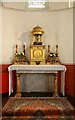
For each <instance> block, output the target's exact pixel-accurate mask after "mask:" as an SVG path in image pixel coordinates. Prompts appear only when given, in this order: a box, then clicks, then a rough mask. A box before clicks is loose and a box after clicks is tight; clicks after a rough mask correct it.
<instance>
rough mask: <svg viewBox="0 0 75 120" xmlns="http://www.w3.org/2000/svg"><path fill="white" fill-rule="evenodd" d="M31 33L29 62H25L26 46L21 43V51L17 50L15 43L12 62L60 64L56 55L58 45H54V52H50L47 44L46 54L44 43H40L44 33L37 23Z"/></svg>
mask: <svg viewBox="0 0 75 120" xmlns="http://www.w3.org/2000/svg"><path fill="white" fill-rule="evenodd" d="M31 33H32V43H31V45H30V60H29V62H27V58H26V46H25V45H23V51H21V52H19V50H18V45H16V50H15V56H14V60H13V63H14V64H31V65H43V64H60V60H59V56H58V45H56V51H55V52H51V50H50V45H48V52H47V54H46V53H45V45H43V43H42V36H43V34H44V31H43V29H42V28H41V27H40V26H38V25H37V26H36V27H34V28H33V29H32V31H31ZM45 54H46V55H45ZM46 56H47V57H46Z"/></svg>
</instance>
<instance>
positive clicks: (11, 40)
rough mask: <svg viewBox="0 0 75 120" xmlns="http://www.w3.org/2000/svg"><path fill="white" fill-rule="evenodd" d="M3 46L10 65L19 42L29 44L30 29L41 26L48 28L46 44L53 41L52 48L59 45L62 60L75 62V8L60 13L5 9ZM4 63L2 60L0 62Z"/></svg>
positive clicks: (5, 59) (44, 37) (5, 58)
mask: <svg viewBox="0 0 75 120" xmlns="http://www.w3.org/2000/svg"><path fill="white" fill-rule="evenodd" d="M2 17H3V46H2V52H3V54H2V63H3V64H9V63H11V60H12V59H13V54H14V49H15V45H16V43H17V44H18V45H19V47H20V48H21V47H22V44H23V43H27V46H28V45H29V44H30V41H31V38H32V35H31V33H30V32H31V30H32V28H33V27H35V26H36V25H40V26H41V27H42V28H43V30H44V31H45V33H44V35H43V44H46V45H48V44H50V45H51V49H52V50H54V49H55V45H56V44H58V45H59V57H60V60H61V62H62V63H65V64H66V63H67V64H68V63H73V10H72V9H67V10H62V11H57V12H48V11H41V12H40V11H36V12H25V11H18V10H10V9H4V8H3V15H2ZM0 62H1V61H0Z"/></svg>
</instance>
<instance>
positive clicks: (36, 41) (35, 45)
mask: <svg viewBox="0 0 75 120" xmlns="http://www.w3.org/2000/svg"><path fill="white" fill-rule="evenodd" d="M43 33H44V31H43V29H42V28H41V27H40V26H38V25H37V26H36V27H34V28H33V30H32V35H33V40H32V45H31V46H30V52H31V56H30V64H45V45H42V35H43Z"/></svg>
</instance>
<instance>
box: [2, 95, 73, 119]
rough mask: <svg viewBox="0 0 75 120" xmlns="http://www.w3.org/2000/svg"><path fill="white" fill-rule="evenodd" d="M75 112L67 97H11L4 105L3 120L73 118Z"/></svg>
mask: <svg viewBox="0 0 75 120" xmlns="http://www.w3.org/2000/svg"><path fill="white" fill-rule="evenodd" d="M74 112H75V109H74V108H73V107H72V105H71V104H70V103H69V102H68V100H67V99H66V98H65V97H62V98H61V97H56V98H54V97H21V98H14V97H10V98H9V100H8V101H7V103H6V104H5V106H4V107H3V110H2V115H3V119H2V120H17V119H18V120H19V119H20V120H22V119H24V120H26V119H27V120H51V119H54V120H59V119H63V118H64V119H65V120H66V119H67V120H68V119H69V120H73V119H74ZM7 118H8V119H7ZM12 118H13V119H12ZM33 118H34V119H33Z"/></svg>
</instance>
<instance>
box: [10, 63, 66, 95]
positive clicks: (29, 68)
mask: <svg viewBox="0 0 75 120" xmlns="http://www.w3.org/2000/svg"><path fill="white" fill-rule="evenodd" d="M14 70H16V72H19V73H58V71H61V93H62V94H63V96H65V72H66V67H65V66H64V65H10V66H9V67H8V71H9V95H10V94H11V93H12V92H13V86H12V71H14Z"/></svg>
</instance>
